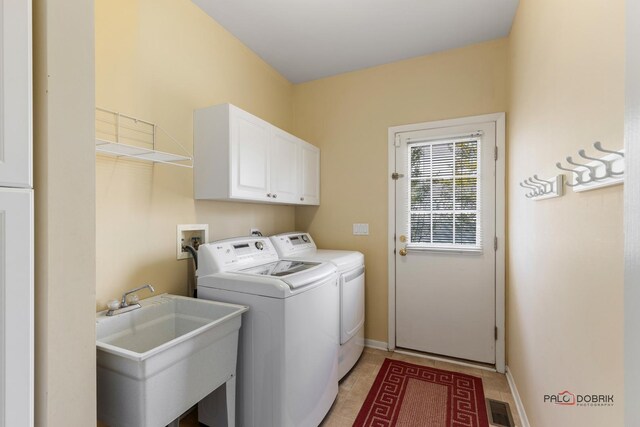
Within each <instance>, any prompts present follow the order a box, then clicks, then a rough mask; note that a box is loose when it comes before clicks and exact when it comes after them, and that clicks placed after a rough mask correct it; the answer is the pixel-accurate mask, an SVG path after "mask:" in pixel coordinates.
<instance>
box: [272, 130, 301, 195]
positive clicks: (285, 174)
mask: <svg viewBox="0 0 640 427" xmlns="http://www.w3.org/2000/svg"><path fill="white" fill-rule="evenodd" d="M299 141H300V140H299V139H298V138H296V137H295V136H293V135H290V134H288V133H286V132H284V131H282V130H280V129H277V128H274V129H273V131H272V134H271V152H270V154H271V158H270V162H269V163H270V166H271V197H272V198H274V199H276V200H277V201H278V202H281V203H298V199H299V198H300V187H301V185H300V183H299V182H298V173H299V169H300V165H299V163H300V161H299V155H298V153H299V152H300V148H299V147H300V142H299Z"/></svg>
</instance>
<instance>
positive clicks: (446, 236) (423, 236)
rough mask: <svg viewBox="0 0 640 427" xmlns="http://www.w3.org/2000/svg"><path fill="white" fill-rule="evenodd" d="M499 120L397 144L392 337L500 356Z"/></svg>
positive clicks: (453, 352) (468, 355) (413, 135)
mask: <svg viewBox="0 0 640 427" xmlns="http://www.w3.org/2000/svg"><path fill="white" fill-rule="evenodd" d="M495 146H496V125H495V122H489V123H484V124H473V125H462V126H455V127H445V128H437V129H427V130H417V131H412V132H404V133H401V134H399V138H398V139H397V143H396V149H395V151H396V159H395V162H396V171H397V172H398V173H399V175H398V177H397V180H396V200H395V205H396V206H395V214H396V227H395V237H396V241H395V247H396V251H395V272H396V296H395V297H396V346H397V347H402V348H407V349H413V350H419V351H423V352H428V353H434V354H438V355H445V356H451V357H456V358H460V359H467V360H472V361H478V362H484V363H491V364H493V363H495V361H496V351H495V348H496V342H495V331H496V329H495V327H496V296H495V291H496V271H495V269H496V267H495V265H496V264H495V260H496V254H495V250H494V238H495V235H496V228H495V227H496V193H495V191H496V177H495V173H496V162H495V157H494V155H495Z"/></svg>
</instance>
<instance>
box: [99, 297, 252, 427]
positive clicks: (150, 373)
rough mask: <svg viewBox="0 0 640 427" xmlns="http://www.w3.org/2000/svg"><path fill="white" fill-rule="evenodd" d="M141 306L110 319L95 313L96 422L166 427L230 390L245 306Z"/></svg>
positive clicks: (167, 302)
mask: <svg viewBox="0 0 640 427" xmlns="http://www.w3.org/2000/svg"><path fill="white" fill-rule="evenodd" d="M140 304H141V305H142V308H140V309H137V310H134V311H131V312H128V313H123V314H118V315H115V316H111V317H107V316H106V312H100V313H98V314H97V317H96V335H97V338H96V346H97V364H98V418H99V419H100V420H101V421H103V422H105V423H107V424H108V425H109V426H110V427H126V426H131V427H145V426H146V427H159V426H165V425H168V424H169V423H171V422H173V421H174V420H175V419H176V418H178V417H179V416H180V415H181V414H182V413H183V412H185V411H186V410H187V409H189V408H190V407H191V406H193V405H194V404H196V403H197V402H198V401H200V400H201V399H203V398H204V397H205V396H207V395H208V394H209V393H211V392H212V391H213V390H215V389H217V388H218V387H219V386H220V385H222V384H224V383H226V382H227V381H230V380H231V381H233V385H232V387H231V389H235V370H236V359H237V351H238V330H239V329H240V325H241V314H242V313H244V312H245V311H247V310H248V308H247V307H245V306H241V305H234V304H226V303H219V302H215V301H208V300H202V299H194V298H187V297H181V296H176V295H167V294H163V295H159V296H156V297H153V298H148V299H145V300H142V301H140ZM228 389H229V387H228ZM232 400H233V399H232ZM230 412H233V411H230Z"/></svg>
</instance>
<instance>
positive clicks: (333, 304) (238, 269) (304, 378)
mask: <svg viewBox="0 0 640 427" xmlns="http://www.w3.org/2000/svg"><path fill="white" fill-rule="evenodd" d="M198 255H199V257H198V260H199V268H198V298H204V299H210V300H216V301H223V302H230V303H237V304H243V305H246V306H249V311H248V312H246V313H244V314H243V319H242V328H241V329H240V340H239V348H238V367H237V381H236V383H237V389H238V390H237V392H238V399H237V411H236V414H237V421H238V425H240V426H245V427H280V426H291V427H294V426H295V427H298V426H303V427H304V426H309V427H316V426H317V425H318V424H320V422H321V421H322V419H323V418H324V417H325V415H326V414H327V412H328V411H329V409H330V408H331V405H332V404H333V402H334V400H335V398H336V396H337V394H338V349H339V342H340V341H339V336H338V299H339V287H338V280H337V278H338V276H337V271H336V267H335V265H333V264H331V263H322V262H307V261H302V260H281V259H280V258H279V257H278V253H277V252H276V249H275V248H274V247H273V245H272V244H271V241H270V240H269V238H267V237H245V238H237V239H227V240H221V241H218V242H213V243H208V244H204V245H201V246H200V248H199V249H198ZM212 363H215V361H212ZM214 394H215V392H214ZM211 396H212V395H210V396H209V397H207V398H205V400H204V401H203V402H201V403H200V406H199V414H200V413H202V415H199V421H200V422H202V423H204V424H208V425H210V424H211V423H212V422H213V420H214V418H213V416H212V415H211V416H210V415H209V414H211V413H212V412H214V411H212V410H211V409H212V408H213V407H216V405H219V402H215V401H212V397H211ZM218 407H220V406H218ZM222 407H223V408H224V405H223V406H222ZM208 417H210V418H208Z"/></svg>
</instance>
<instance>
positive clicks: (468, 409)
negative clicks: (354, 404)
mask: <svg viewBox="0 0 640 427" xmlns="http://www.w3.org/2000/svg"><path fill="white" fill-rule="evenodd" d="M353 425H354V427H356V426H357V427H361V426H362V427H365V426H366V427H370V426H371V427H374V426H375V427H382V426H403V427H404V426H407V427H408V426H415V427H488V426H489V420H488V418H487V410H486V407H485V403H484V391H483V389H482V379H481V378H477V377H474V376H472V375H466V374H460V373H457V372H451V371H444V370H442V369H435V368H430V367H427V366H419V365H414V364H412V363H407V362H401V361H399V360H392V359H385V360H384V363H383V364H382V367H381V368H380V372H379V373H378V376H377V377H376V380H375V382H374V383H373V386H372V387H371V390H369V394H368V395H367V399H366V400H365V401H364V404H363V405H362V409H360V412H359V413H358V418H356V421H355V423H354V424H353Z"/></svg>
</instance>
